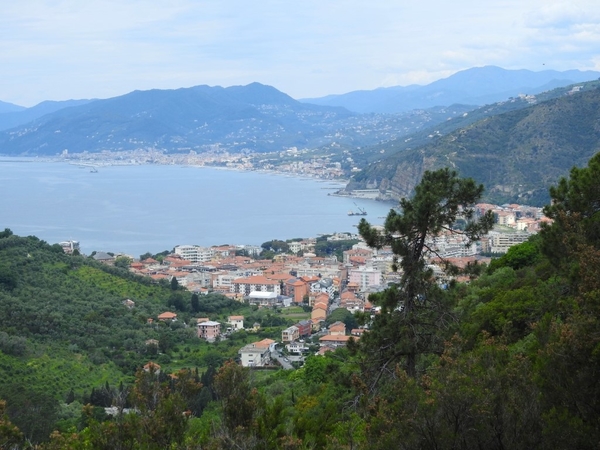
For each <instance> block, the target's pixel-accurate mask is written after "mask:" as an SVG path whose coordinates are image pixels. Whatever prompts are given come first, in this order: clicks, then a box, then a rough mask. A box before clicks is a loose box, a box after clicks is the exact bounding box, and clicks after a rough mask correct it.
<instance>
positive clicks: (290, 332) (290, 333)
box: [281, 325, 300, 342]
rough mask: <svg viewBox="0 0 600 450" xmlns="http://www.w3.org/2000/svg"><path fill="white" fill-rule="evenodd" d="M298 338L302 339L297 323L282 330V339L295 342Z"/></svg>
mask: <svg viewBox="0 0 600 450" xmlns="http://www.w3.org/2000/svg"><path fill="white" fill-rule="evenodd" d="M298 339H300V330H298V327H297V326H295V325H292V326H291V327H289V328H286V329H285V330H283V331H282V332H281V340H282V341H283V342H294V341H296V340H298Z"/></svg>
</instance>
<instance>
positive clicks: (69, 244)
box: [58, 241, 79, 255]
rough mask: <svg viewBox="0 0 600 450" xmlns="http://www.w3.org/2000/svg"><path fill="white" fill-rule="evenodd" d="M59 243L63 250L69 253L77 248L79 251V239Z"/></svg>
mask: <svg viewBox="0 0 600 450" xmlns="http://www.w3.org/2000/svg"><path fill="white" fill-rule="evenodd" d="M58 245H60V246H61V247H62V249H63V251H64V252H65V253H67V254H69V255H71V254H73V252H74V251H75V250H77V251H78V252H79V241H63V242H59V243H58Z"/></svg>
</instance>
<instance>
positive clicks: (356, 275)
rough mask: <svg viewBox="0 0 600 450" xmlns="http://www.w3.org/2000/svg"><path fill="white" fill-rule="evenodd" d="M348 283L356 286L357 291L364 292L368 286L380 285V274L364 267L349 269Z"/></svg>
mask: <svg viewBox="0 0 600 450" xmlns="http://www.w3.org/2000/svg"><path fill="white" fill-rule="evenodd" d="M348 282H349V283H356V284H358V289H359V291H361V292H364V291H366V290H367V289H368V288H369V287H370V286H379V285H380V284H381V272H380V271H378V270H375V269H373V268H368V267H364V266H361V267H357V268H355V269H350V270H349V271H348Z"/></svg>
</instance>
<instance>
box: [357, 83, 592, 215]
mask: <svg viewBox="0 0 600 450" xmlns="http://www.w3.org/2000/svg"><path fill="white" fill-rule="evenodd" d="M580 85H581V87H582V89H581V90H580V91H579V92H577V93H573V92H570V95H567V92H569V89H565V88H561V89H559V90H556V92H555V93H554V94H548V95H544V96H540V97H539V99H538V101H537V102H536V103H535V104H533V105H531V104H529V103H527V102H526V101H524V100H516V99H515V100H512V101H509V102H503V103H501V104H495V105H491V106H486V107H483V108H480V109H479V110H476V111H473V112H472V113H469V114H468V115H467V116H466V117H464V118H457V119H453V120H451V121H448V123H447V124H441V125H440V126H438V127H436V128H435V130H431V129H430V130H428V131H427V132H425V133H420V134H417V135H415V136H414V137H411V138H410V139H406V138H402V139H401V140H400V142H398V143H394V142H392V143H387V144H385V145H383V146H382V147H384V148H382V149H384V150H385V154H386V155H389V156H386V157H385V158H383V159H381V160H379V161H374V162H373V163H372V164H371V165H369V166H367V167H366V168H365V169H364V170H362V171H361V172H360V173H358V174H357V175H356V176H354V177H353V181H352V182H351V183H350V184H349V186H348V188H349V189H360V188H362V189H364V188H365V186H366V185H367V184H372V183H373V182H376V184H377V186H379V187H380V188H381V189H384V190H385V189H390V190H393V191H395V194H397V195H399V196H408V195H410V194H411V191H412V188H413V187H414V186H415V185H416V184H417V183H418V182H419V180H420V179H421V176H422V174H423V173H424V171H426V170H435V169H439V168H443V167H452V168H454V169H455V170H457V171H458V173H459V174H460V176H462V177H471V178H473V179H474V180H476V181H477V182H478V183H482V184H483V185H484V186H485V187H486V194H485V197H484V199H485V200H486V201H490V202H492V203H497V204H502V203H521V204H530V205H536V206H543V205H544V204H546V203H548V201H549V199H550V197H549V196H548V187H549V186H551V185H552V184H553V183H555V182H556V180H557V179H559V178H560V177H562V176H566V175H567V171H568V168H570V167H573V166H577V167H583V166H585V164H586V163H587V161H588V160H589V159H590V158H591V157H592V156H593V155H594V154H595V153H596V152H597V151H598V148H600V132H599V130H598V129H597V127H596V123H597V121H598V117H599V115H598V114H599V113H598V111H600V108H599V105H600V89H599V86H600V82H598V81H592V82H588V83H581V84H580ZM513 106H514V108H513ZM517 106H518V108H517ZM473 119H477V120H473ZM459 124H460V126H457V125H459ZM372 154H378V152H376V151H374V152H373V153H372Z"/></svg>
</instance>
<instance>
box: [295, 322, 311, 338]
mask: <svg viewBox="0 0 600 450" xmlns="http://www.w3.org/2000/svg"><path fill="white" fill-rule="evenodd" d="M295 326H296V328H298V334H299V336H300V337H306V336H310V335H311V332H312V322H311V321H310V320H301V321H300V322H298V323H297V324H296V325H295Z"/></svg>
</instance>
